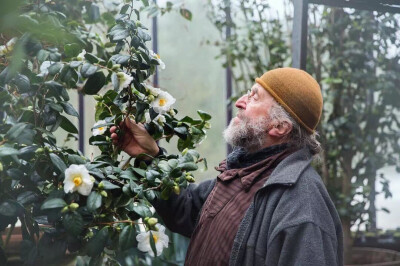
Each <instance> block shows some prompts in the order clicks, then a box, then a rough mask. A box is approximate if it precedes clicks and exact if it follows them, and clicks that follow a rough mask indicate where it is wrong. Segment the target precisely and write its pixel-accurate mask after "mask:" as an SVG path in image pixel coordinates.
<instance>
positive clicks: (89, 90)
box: [83, 71, 106, 95]
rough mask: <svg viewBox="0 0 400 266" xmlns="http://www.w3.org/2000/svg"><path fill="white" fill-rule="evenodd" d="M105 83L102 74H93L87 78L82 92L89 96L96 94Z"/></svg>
mask: <svg viewBox="0 0 400 266" xmlns="http://www.w3.org/2000/svg"><path fill="white" fill-rule="evenodd" d="M105 83H106V77H105V76H104V74H103V72H101V71H99V72H96V73H94V74H93V75H92V76H90V77H89V78H88V80H87V81H86V83H85V86H84V87H83V91H84V92H85V93H86V94H89V95H95V94H97V93H98V92H99V91H100V90H101V88H102V87H103V86H104V85H105Z"/></svg>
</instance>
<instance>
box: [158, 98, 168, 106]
mask: <svg viewBox="0 0 400 266" xmlns="http://www.w3.org/2000/svg"><path fill="white" fill-rule="evenodd" d="M166 103H167V100H165V99H160V100H159V101H158V104H159V105H160V106H164V105H165V104H166Z"/></svg>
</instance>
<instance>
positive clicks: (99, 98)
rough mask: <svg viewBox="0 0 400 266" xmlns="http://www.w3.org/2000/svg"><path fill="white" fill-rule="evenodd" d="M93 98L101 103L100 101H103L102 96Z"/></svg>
mask: <svg viewBox="0 0 400 266" xmlns="http://www.w3.org/2000/svg"><path fill="white" fill-rule="evenodd" d="M93 98H94V99H95V100H96V101H100V100H102V99H103V96H101V95H95V96H93Z"/></svg>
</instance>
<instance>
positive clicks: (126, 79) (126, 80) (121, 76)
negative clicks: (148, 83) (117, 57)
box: [117, 72, 133, 89]
mask: <svg viewBox="0 0 400 266" xmlns="http://www.w3.org/2000/svg"><path fill="white" fill-rule="evenodd" d="M117 78H118V81H119V89H122V88H126V87H128V86H129V84H131V82H132V80H133V77H132V76H130V75H128V74H125V73H124V72H118V73H117Z"/></svg>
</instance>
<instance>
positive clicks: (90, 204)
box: [86, 191, 101, 211]
mask: <svg viewBox="0 0 400 266" xmlns="http://www.w3.org/2000/svg"><path fill="white" fill-rule="evenodd" d="M100 206H101V195H100V193H98V192H96V191H92V192H91V193H90V195H89V197H88V198H87V203H86V207H87V208H88V210H89V211H94V210H96V209H98V208H100Z"/></svg>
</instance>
